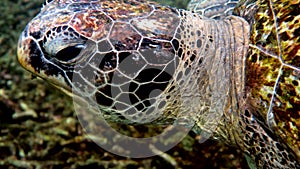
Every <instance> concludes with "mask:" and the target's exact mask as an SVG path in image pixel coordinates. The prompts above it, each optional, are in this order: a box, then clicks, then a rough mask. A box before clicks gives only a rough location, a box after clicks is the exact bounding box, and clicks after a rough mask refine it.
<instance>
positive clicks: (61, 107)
mask: <svg viewBox="0 0 300 169" xmlns="http://www.w3.org/2000/svg"><path fill="white" fill-rule="evenodd" d="M42 3H43V1H42V0H1V1H0V11H1V13H0V168H9V167H11V168H39V167H40V168H241V167H243V168H245V167H246V164H245V161H244V158H243V156H242V154H241V153H240V152H237V151H236V150H234V149H230V148H229V147H227V146H224V145H222V144H221V143H216V142H214V141H207V142H206V143H204V144H199V143H198V142H197V141H196V140H195V137H196V136H195V135H193V134H192V133H191V134H190V135H189V136H187V137H186V138H185V139H184V140H183V141H182V142H181V143H180V144H179V145H177V146H176V147H174V148H173V149H171V150H170V151H168V152H167V158H166V157H165V156H156V157H152V158H147V159H127V158H124V157H119V156H116V155H113V154H110V153H108V152H106V151H105V150H102V149H101V148H99V147H98V146H97V145H96V144H94V143H93V142H91V141H90V140H89V139H88V138H86V136H85V135H84V134H83V131H82V129H81V127H80V125H79V124H78V121H77V119H76V115H75V114H74V113H73V108H72V104H71V99H70V98H69V97H67V96H65V95H64V94H62V93H60V92H58V91H57V90H56V89H54V88H53V87H51V86H49V85H48V84H47V83H45V82H44V81H42V80H39V79H36V78H35V79H33V78H32V77H31V75H30V74H29V73H28V72H26V71H25V70H24V69H22V68H21V66H20V65H19V64H18V62H17V59H16V46H17V40H18V37H19V34H20V33H21V31H22V29H23V28H24V27H25V25H26V23H27V22H28V21H29V20H30V19H31V18H32V17H33V16H34V15H35V14H36V13H37V12H38V11H39V8H40V7H41V4H42ZM163 3H164V4H167V5H170V6H177V7H180V8H184V7H185V6H186V4H187V2H186V1H183V0H177V1H172V0H168V1H167V0H164V1H163ZM117 127H119V128H120V129H121V130H128V129H131V130H135V129H132V128H128V126H122V125H118V126H117ZM171 161H176V163H177V164H176V165H175V166H174V164H173V165H172V164H171Z"/></svg>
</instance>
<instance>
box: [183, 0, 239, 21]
mask: <svg viewBox="0 0 300 169" xmlns="http://www.w3.org/2000/svg"><path fill="white" fill-rule="evenodd" d="M238 3H239V1H238V0H191V1H190V2H189V4H188V9H189V10H191V11H194V12H197V13H200V14H201V15H204V16H206V17H209V18H214V19H219V18H224V17H226V16H228V15H231V14H232V11H233V9H234V8H235V6H236V5H237V4H238Z"/></svg>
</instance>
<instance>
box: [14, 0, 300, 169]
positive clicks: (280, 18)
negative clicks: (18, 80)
mask: <svg viewBox="0 0 300 169" xmlns="http://www.w3.org/2000/svg"><path fill="white" fill-rule="evenodd" d="M189 8H190V9H191V10H190V11H186V10H181V9H175V8H171V7H166V6H161V5H159V4H156V3H154V2H150V1H145V0H139V1H137V0H112V1H104V0H47V1H46V2H45V4H44V6H43V8H42V10H41V12H40V13H39V14H38V15H37V16H36V17H35V18H34V19H33V20H32V21H31V22H30V23H29V24H28V25H27V27H26V28H25V30H24V31H23V33H22V35H21V36H20V39H19V44H18V60H19V62H20V63H21V65H22V66H23V67H24V68H25V69H27V70H28V71H30V72H32V73H33V74H35V75H37V76H39V77H41V78H43V79H45V80H46V81H48V82H50V83H51V84H53V85H54V86H56V87H58V88H60V89H61V90H62V91H64V92H66V93H68V94H71V93H72V91H73V93H72V94H71V95H76V96H79V97H80V98H84V99H85V100H86V99H90V98H91V97H93V98H96V101H97V106H99V108H100V109H101V110H102V113H103V116H104V117H105V119H106V120H108V121H112V122H118V123H126V124H136V123H140V122H143V123H151V124H171V123H173V122H174V121H175V120H176V119H178V118H181V119H187V120H191V121H194V122H195V125H194V127H193V130H194V131H195V132H196V133H203V132H204V133H206V136H210V135H211V134H213V136H212V138H216V139H219V140H221V141H224V142H226V143H228V144H231V145H235V146H237V147H239V148H240V149H241V150H243V152H244V153H245V154H246V155H247V156H249V157H251V159H252V160H250V161H252V162H254V163H255V164H256V167H258V168H299V161H300V149H299V147H300V139H299V129H300V80H299V78H300V38H299V35H300V22H299V21H300V10H299V9H300V0H289V1H288V0H282V1H278V0H240V1H236V0H232V1H230V0H226V1H225V0H223V1H219V2H217V1H205V0H192V1H191V2H190V5H189ZM74 77H76V81H74ZM91 100H92V99H91ZM88 103H89V104H92V103H93V102H92V101H91V102H89V101H88ZM94 106H95V105H94ZM157 112H162V113H161V114H159V113H157ZM179 116H180V117H179ZM214 126H216V127H214Z"/></svg>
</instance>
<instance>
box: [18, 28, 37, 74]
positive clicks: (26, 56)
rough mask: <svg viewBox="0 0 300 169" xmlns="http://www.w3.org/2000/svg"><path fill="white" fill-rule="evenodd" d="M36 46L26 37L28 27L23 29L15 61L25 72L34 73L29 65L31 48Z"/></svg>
mask: <svg viewBox="0 0 300 169" xmlns="http://www.w3.org/2000/svg"><path fill="white" fill-rule="evenodd" d="M34 45H35V46H38V45H37V44H36V42H35V41H34V40H33V39H32V38H29V37H28V26H27V27H26V28H25V29H24V31H23V32H22V34H21V35H20V37H19V42H18V49H17V59H18V61H19V63H20V64H21V66H22V67H24V68H25V69H26V70H28V71H30V72H32V73H36V71H35V69H34V68H33V67H32V65H31V64H30V60H31V58H30V57H31V55H32V49H31V46H34Z"/></svg>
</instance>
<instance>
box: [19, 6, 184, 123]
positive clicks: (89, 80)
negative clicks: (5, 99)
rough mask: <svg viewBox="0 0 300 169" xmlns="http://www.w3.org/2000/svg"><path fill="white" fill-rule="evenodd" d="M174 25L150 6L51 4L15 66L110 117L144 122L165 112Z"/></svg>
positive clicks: (27, 33) (172, 14) (173, 18)
mask: <svg viewBox="0 0 300 169" xmlns="http://www.w3.org/2000/svg"><path fill="white" fill-rule="evenodd" d="M179 22H180V19H179V16H178V11H176V10H174V9H170V8H165V7H161V6H155V5H154V4H152V3H150V2H137V1H116V2H115V1H112V2H111V1H85V0H81V1H76V2H73V1H68V0H67V1H65V0H64V1H63V2H61V0H54V1H51V2H50V1H49V2H47V3H46V4H45V5H44V7H43V8H42V9H41V12H40V13H39V14H38V15H37V16H36V17H35V18H34V19H33V20H32V21H31V22H30V23H29V24H28V25H27V26H26V28H25V30H24V31H23V33H22V34H21V36H20V39H19V44H18V60H19V62H20V64H21V65H22V66H23V67H24V68H25V69H27V70H28V71H30V72H32V73H33V74H35V75H37V76H39V77H41V78H42V79H44V80H46V81H48V82H50V83H51V84H53V85H55V86H56V87H58V88H60V89H62V90H63V91H65V92H67V93H69V94H70V93H72V95H74V94H76V95H80V97H82V98H88V99H90V98H93V99H94V100H95V102H96V103H97V104H98V105H99V106H100V107H101V108H102V109H103V110H107V112H116V113H118V114H125V113H127V114H130V115H132V117H138V116H139V117H141V116H143V115H141V114H149V113H147V112H148V111H149V112H153V110H154V109H161V108H162V107H163V106H165V103H166V102H165V101H161V102H157V99H159V97H162V95H163V94H164V93H167V92H166V90H169V89H168V88H171V87H168V86H170V84H171V83H172V79H174V78H173V77H174V76H173V75H174V73H175V70H176V66H177V63H178V60H177V58H176V57H175V56H177V55H176V54H177V53H178V52H177V50H178V45H179V42H178V40H177V39H176V38H175V35H176V30H177V28H178V27H179ZM93 99H92V100H93ZM161 99H162V100H165V98H161ZM137 114H138V116H137ZM144 117H145V118H143V120H144V121H145V120H146V121H148V120H151V119H149V116H147V117H146V116H144Z"/></svg>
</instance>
